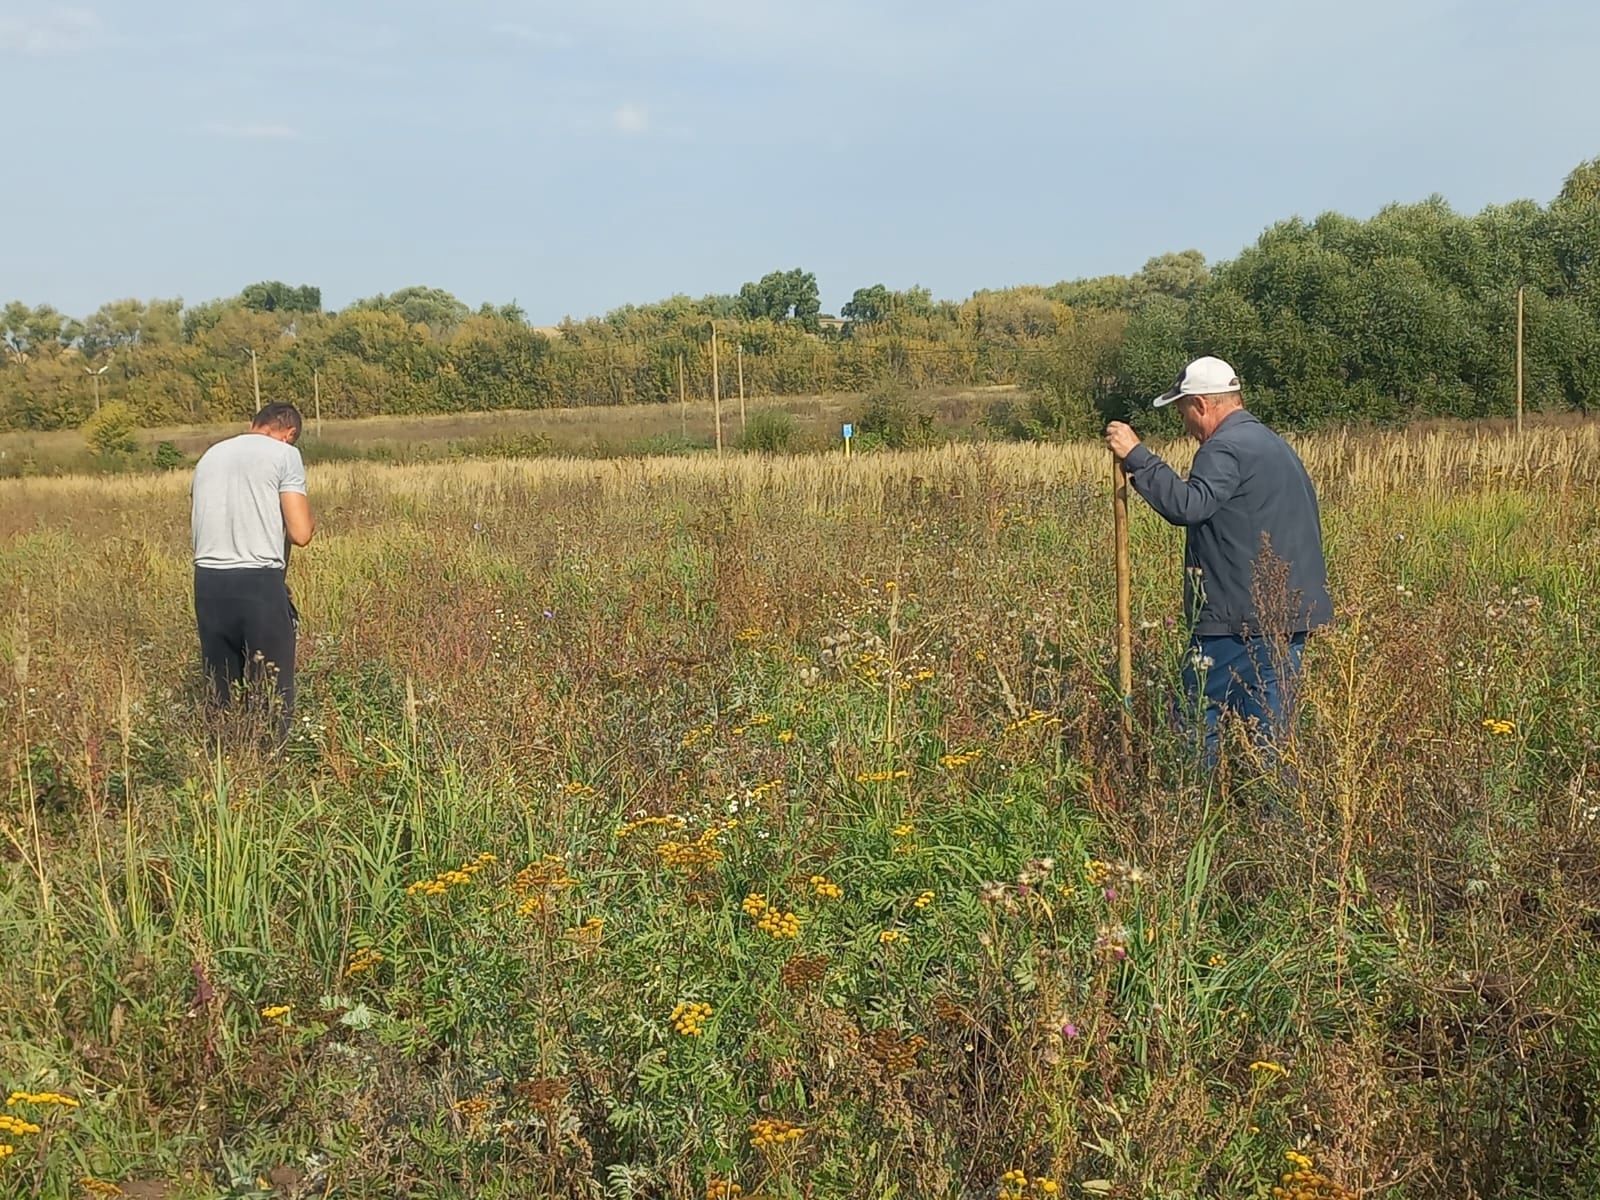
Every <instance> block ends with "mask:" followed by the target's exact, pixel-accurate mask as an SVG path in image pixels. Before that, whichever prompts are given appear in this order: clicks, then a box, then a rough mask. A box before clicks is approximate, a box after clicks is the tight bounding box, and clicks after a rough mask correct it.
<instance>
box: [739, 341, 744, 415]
mask: <svg viewBox="0 0 1600 1200" xmlns="http://www.w3.org/2000/svg"><path fill="white" fill-rule="evenodd" d="M739 433H740V434H741V435H743V433H744V343H743V342H740V343H739Z"/></svg>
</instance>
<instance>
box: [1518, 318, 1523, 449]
mask: <svg viewBox="0 0 1600 1200" xmlns="http://www.w3.org/2000/svg"><path fill="white" fill-rule="evenodd" d="M1517 436H1518V437H1521V436H1522V289H1521V288H1518V289H1517Z"/></svg>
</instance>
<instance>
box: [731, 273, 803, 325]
mask: <svg viewBox="0 0 1600 1200" xmlns="http://www.w3.org/2000/svg"><path fill="white" fill-rule="evenodd" d="M739 306H740V310H741V315H742V316H743V317H744V318H745V319H746V320H749V321H763V320H765V321H793V322H794V323H795V324H796V325H798V326H800V328H802V329H804V330H806V331H808V332H810V333H815V332H816V330H817V314H818V313H819V312H821V311H822V304H821V301H820V300H819V299H818V294H817V277H816V276H815V275H813V274H812V273H811V272H810V271H802V270H801V269H800V268H799V267H796V268H795V269H794V270H792V271H771V272H768V273H767V274H766V275H763V276H762V277H761V279H760V281H759V282H757V283H747V284H745V285H744V286H743V287H742V288H740V289H739Z"/></svg>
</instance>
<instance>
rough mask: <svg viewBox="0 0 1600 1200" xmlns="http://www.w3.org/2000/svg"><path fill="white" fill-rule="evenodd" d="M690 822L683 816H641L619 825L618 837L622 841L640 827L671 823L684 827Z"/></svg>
mask: <svg viewBox="0 0 1600 1200" xmlns="http://www.w3.org/2000/svg"><path fill="white" fill-rule="evenodd" d="M687 824H688V822H687V821H685V820H684V819H683V818H682V817H674V816H667V817H640V818H639V819H638V820H637V821H627V822H624V823H623V824H621V825H619V826H617V838H618V840H619V841H620V840H621V839H622V838H625V837H627V836H628V835H629V834H631V833H634V832H636V831H638V830H640V829H649V828H652V827H654V826H659V825H670V826H671V827H672V828H674V829H682V828H683V827H684V826H685V825H687Z"/></svg>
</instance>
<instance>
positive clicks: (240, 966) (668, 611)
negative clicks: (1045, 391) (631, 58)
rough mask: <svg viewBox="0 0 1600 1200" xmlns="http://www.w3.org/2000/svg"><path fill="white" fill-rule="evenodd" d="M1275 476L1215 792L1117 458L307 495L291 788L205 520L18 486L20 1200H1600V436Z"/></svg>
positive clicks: (1453, 437)
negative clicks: (193, 607)
mask: <svg viewBox="0 0 1600 1200" xmlns="http://www.w3.org/2000/svg"><path fill="white" fill-rule="evenodd" d="M1302 448H1303V452H1304V454H1305V456H1306V459H1307V462H1308V465H1309V466H1310V467H1311V470H1312V472H1313V474H1314V476H1315V477H1316V478H1317V480H1318V482H1319V485H1320V487H1321V489H1322V495H1323V501H1324V513H1325V527H1326V534H1327V541H1328V547H1329V555H1330V565H1331V571H1332V575H1333V581H1334V589H1335V598H1336V603H1337V604H1338V606H1339V608H1340V612H1341V620H1340V622H1339V624H1338V626H1337V627H1336V628H1334V629H1332V630H1330V631H1328V632H1327V633H1326V634H1325V635H1324V636H1322V637H1320V638H1318V639H1316V640H1315V641H1314V642H1313V645H1312V646H1311V648H1310V650H1309V651H1308V656H1307V658H1308V671H1309V677H1308V685H1307V690H1306V695H1305V698H1304V708H1303V712H1302V721H1301V723H1300V726H1299V728H1298V729H1297V732H1296V735H1295V737H1294V739H1293V741H1292V742H1291V743H1290V745H1289V746H1288V747H1287V749H1286V751H1285V755H1284V763H1283V770H1282V771H1281V772H1277V771H1275V772H1272V773H1270V774H1268V773H1264V772H1263V771H1262V770H1261V769H1260V768H1259V767H1258V765H1257V764H1256V763H1255V762H1254V761H1253V760H1252V757H1251V755H1250V753H1249V752H1248V750H1247V749H1246V748H1245V747H1244V746H1243V745H1242V744H1241V743H1235V744H1234V745H1233V746H1232V748H1231V750H1230V753H1229V755H1228V758H1227V760H1226V762H1225V764H1224V768H1223V770H1222V771H1221V772H1220V773H1219V774H1218V775H1217V776H1215V777H1208V776H1206V775H1204V774H1203V773H1201V772H1200V771H1199V770H1198V768H1197V765H1196V763H1195V758H1194V754H1193V751H1192V748H1191V746H1190V745H1189V743H1188V742H1187V741H1186V740H1185V738H1184V737H1183V736H1182V735H1181V733H1180V732H1179V731H1178V730H1177V728H1176V727H1175V722H1174V710H1175V707H1176V704H1175V701H1174V699H1173V695H1174V688H1175V684H1176V680H1177V677H1178V672H1179V669H1180V666H1181V658H1182V654H1183V649H1184V647H1183V642H1182V638H1181V635H1180V633H1179V632H1178V631H1177V630H1176V628H1175V626H1174V619H1175V617H1176V616H1177V596H1178V585H1179V579H1178V572H1179V545H1180V538H1179V536H1178V535H1177V534H1176V532H1174V531H1172V530H1169V529H1167V528H1166V527H1164V526H1162V525H1161V524H1160V523H1159V521H1158V520H1157V519H1156V518H1154V517H1153V516H1152V514H1150V513H1149V512H1148V510H1146V509H1144V508H1143V507H1142V506H1140V505H1138V504H1135V505H1134V513H1133V515H1134V521H1133V529H1132V543H1133V561H1134V564H1135V579H1134V585H1135V590H1134V621H1135V626H1136V629H1135V653H1136V673H1137V677H1138V696H1137V702H1136V706H1135V719H1136V728H1137V736H1136V738H1135V743H1134V755H1133V758H1132V761H1131V762H1124V761H1123V759H1122V755H1121V748H1120V739H1119V728H1120V712H1119V708H1120V706H1119V702H1118V700H1117V697H1116V696H1115V684H1114V682H1113V681H1114V678H1115V671H1114V665H1113V656H1114V651H1113V628H1112V618H1111V587H1110V554H1109V543H1110V538H1109V524H1110V504H1109V479H1108V474H1109V471H1108V466H1107V463H1106V460H1105V456H1104V454H1103V453H1101V452H1097V451H1096V450H1095V449H1093V448H1091V447H1066V448H1056V449H1048V448H1038V447H984V446H979V447H969V448H965V449H952V450H943V451H938V452H927V453H919V454H904V455H883V456H868V457H862V458H857V459H856V460H855V461H853V462H849V463H845V462H843V461H840V460H839V459H837V458H833V459H828V460H824V459H821V458H809V459H793V460H781V459H760V458H754V457H751V458H742V459H737V460H730V461H728V462H725V463H722V464H717V463H713V462H709V461H701V460H678V461H664V460H632V461H618V462H612V463H603V464H596V463H567V462H542V463H537V464H519V463H495V464H474V463H467V464H454V465H451V466H449V467H412V468H401V467H378V466H372V465H352V466H345V467H326V468H322V469H319V470H316V471H314V472H313V478H312V481H311V482H312V489H313V493H314V501H315V503H316V505H317V507H318V510H319V515H320V518H321V523H322V530H321V533H320V534H319V538H318V541H317V543H316V544H315V545H314V546H313V547H311V548H310V549H309V550H308V551H305V552H303V553H297V554H296V556H295V561H294V563H293V566H292V571H291V582H292V587H293V590H294V595H295V600H296V603H297V604H298V607H299V609H300V611H301V613H302V618H303V624H302V629H301V637H302V644H301V654H302V658H301V674H300V679H301V687H302V693H301V706H300V709H299V712H298V714H297V717H296V722H295V731H294V734H293V737H292V739H291V741H290V743H289V745H288V746H287V747H286V748H285V749H284V750H283V752H282V753H281V754H278V755H271V754H268V753H265V752H263V750H262V749H261V741H260V739H259V738H258V737H256V736H254V734H253V731H252V730H251V729H250V728H249V727H248V725H249V722H248V719H247V718H241V719H239V720H238V721H236V722H234V723H233V724H232V725H231V726H230V727H229V728H227V729H224V730H222V731H221V733H222V737H221V738H220V740H219V739H218V738H217V737H216V736H214V735H215V733H216V731H215V730H213V729H211V728H209V727H208V726H207V725H206V723H205V722H204V721H203V720H202V719H201V718H200V717H199V716H198V715H197V711H198V710H197V707H196V702H195V695H196V691H195V687H196V685H195V680H194V678H193V676H194V671H195V668H194V664H193V659H194V648H193V645H192V643H193V634H192V629H191V627H190V624H189V616H188V608H187V605H188V592H187V589H188V580H189V567H188V559H187V525H186V516H187V506H186V491H185V489H186V480H183V479H178V478H171V477H142V478H141V477H123V478H116V479H105V480H87V479H60V480H27V481H8V482H3V483H0V651H3V655H0V763H3V770H4V777H3V778H4V793H3V796H0V835H3V837H0V939H3V944H4V946H5V947H6V951H5V955H4V957H3V959H0V1011H3V1012H4V1014H5V1025H4V1036H3V1039H0V1094H5V1095H7V1096H8V1097H9V1099H8V1101H7V1103H6V1106H5V1108H4V1109H3V1110H0V1111H3V1113H4V1116H3V1118H0V1195H16V1196H34V1195H39V1196H60V1197H67V1196H84V1195H107V1196H114V1195H127V1196H141V1197H146V1198H153V1197H170V1198H173V1200H176V1198H178V1197H211V1196H229V1197H252V1196H282V1197H293V1196H305V1197H309V1196H319V1197H321V1196H339V1197H391V1196H418V1197H455V1196H463V1197H464V1196H474V1197H496V1196H500V1197H526V1196H551V1197H617V1198H621V1197H663V1198H666V1197H672V1198H694V1200H700V1198H702V1197H703V1198H705V1200H729V1198H731V1197H744V1198H745V1200H756V1198H757V1197H762V1196H766V1197H808V1198H811V1197H814V1198H817V1200H832V1198H835V1197H838V1198H845V1197H949V1198H951V1200H955V1198H983V1200H997V1198H1001V1197H1004V1198H1009V1200H1024V1198H1025V1200H1035V1198H1039V1197H1054V1196H1062V1197H1121V1198H1127V1200H1131V1198H1134V1197H1141V1198H1142V1197H1160V1198H1169V1200H1179V1198H1189V1197H1196V1196H1217V1197H1251V1198H1264V1197H1269V1196H1271V1197H1296V1198H1299V1197H1317V1198H1319V1200H1332V1198H1335V1197H1364V1198H1365V1197H1383V1198H1386V1200H1424V1198H1434V1197H1438V1198H1445V1197H1484V1198H1489V1197H1495V1198H1499V1197H1504V1198H1512V1197H1525V1198H1532V1197H1545V1198H1568V1200H1587V1198H1589V1197H1592V1196H1594V1195H1596V1194H1597V1193H1600V1114H1597V1112H1596V1108H1597V1103H1600V1102H1597V1096H1600V744H1597V738H1600V733H1597V725H1600V718H1597V714H1600V608H1597V596H1600V511H1597V506H1596V504H1595V498H1596V487H1597V483H1600V428H1597V427H1595V426H1592V425H1574V426H1568V427H1563V428H1559V429H1534V430H1532V431H1530V432H1529V433H1528V434H1527V435H1526V436H1525V437H1524V438H1523V439H1522V440H1520V441H1516V440H1513V439H1511V438H1508V437H1505V436H1500V435H1495V436H1475V435H1473V434H1472V433H1470V432H1469V431H1464V430H1451V429H1445V430H1435V431H1431V432H1416V433H1411V434H1395V435H1386V436H1382V437H1377V436H1372V437H1358V436H1354V435H1327V436H1323V437H1319V438H1312V439H1308V440H1306V441H1305V442H1304V443H1302Z"/></svg>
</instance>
